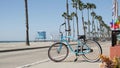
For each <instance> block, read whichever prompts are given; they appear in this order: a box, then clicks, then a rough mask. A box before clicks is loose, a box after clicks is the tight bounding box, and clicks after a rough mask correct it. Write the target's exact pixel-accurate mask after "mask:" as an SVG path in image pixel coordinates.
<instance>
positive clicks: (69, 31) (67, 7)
mask: <svg viewBox="0 0 120 68" xmlns="http://www.w3.org/2000/svg"><path fill="white" fill-rule="evenodd" d="M66 9H67V22H68V36H70V35H71V29H70V21H69V18H68V15H69V5H68V0H66ZM68 41H69V42H70V39H69V38H68Z"/></svg>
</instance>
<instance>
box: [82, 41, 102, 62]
mask: <svg viewBox="0 0 120 68" xmlns="http://www.w3.org/2000/svg"><path fill="white" fill-rule="evenodd" d="M87 48H88V49H89V53H86V54H85V53H84V50H85V49H86V50H88V49H87ZM101 54H102V48H101V46H100V44H99V43H98V42H96V41H94V40H86V42H85V45H84V46H83V58H84V59H86V61H88V62H97V61H99V60H100V55H101Z"/></svg>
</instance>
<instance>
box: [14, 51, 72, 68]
mask: <svg viewBox="0 0 120 68" xmlns="http://www.w3.org/2000/svg"><path fill="white" fill-rule="evenodd" d="M62 56H63V55H61V56H58V57H55V58H59V57H62ZM70 56H72V54H71V53H69V55H68V57H70ZM49 61H51V60H50V59H49V58H48V59H44V60H41V61H37V62H34V63H30V64H26V65H23V66H19V67H16V68H29V67H31V66H33V65H37V64H40V63H45V62H49Z"/></svg>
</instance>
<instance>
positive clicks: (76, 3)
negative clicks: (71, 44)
mask: <svg viewBox="0 0 120 68" xmlns="http://www.w3.org/2000/svg"><path fill="white" fill-rule="evenodd" d="M72 2H73V8H75V9H76V24H77V35H79V26H78V15H77V10H78V3H79V2H80V0H72Z"/></svg>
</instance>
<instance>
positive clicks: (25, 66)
mask: <svg viewBox="0 0 120 68" xmlns="http://www.w3.org/2000/svg"><path fill="white" fill-rule="evenodd" d="M48 61H50V59H44V60H41V61H37V62H34V63H31V64H26V65H23V66H19V67H16V68H28V67H30V66H33V65H37V64H40V63H44V62H48Z"/></svg>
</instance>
